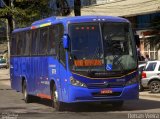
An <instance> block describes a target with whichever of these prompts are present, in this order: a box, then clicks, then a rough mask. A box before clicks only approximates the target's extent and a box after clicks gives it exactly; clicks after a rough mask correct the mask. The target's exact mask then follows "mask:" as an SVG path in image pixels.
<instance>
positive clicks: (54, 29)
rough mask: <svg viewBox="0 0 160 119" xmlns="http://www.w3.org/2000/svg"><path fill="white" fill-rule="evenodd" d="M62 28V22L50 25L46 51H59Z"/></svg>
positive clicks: (50, 52) (51, 52) (52, 52)
mask: <svg viewBox="0 0 160 119" xmlns="http://www.w3.org/2000/svg"><path fill="white" fill-rule="evenodd" d="M63 32H64V28H63V25H62V24H57V25H54V26H51V27H50V35H49V47H48V53H49V54H50V55H53V54H54V53H58V52H59V46H60V45H59V43H60V42H61V41H62V37H63Z"/></svg>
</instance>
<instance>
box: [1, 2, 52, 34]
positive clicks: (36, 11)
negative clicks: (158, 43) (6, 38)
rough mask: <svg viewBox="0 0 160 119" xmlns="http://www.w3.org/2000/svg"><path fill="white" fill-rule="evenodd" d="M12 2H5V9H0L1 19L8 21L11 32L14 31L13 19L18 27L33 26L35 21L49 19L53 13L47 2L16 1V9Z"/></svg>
mask: <svg viewBox="0 0 160 119" xmlns="http://www.w3.org/2000/svg"><path fill="white" fill-rule="evenodd" d="M10 1H11V0H5V7H4V8H2V9H0V18H6V19H8V23H9V26H10V28H11V31H12V30H13V22H12V20H13V19H14V20H15V22H16V26H17V27H25V26H28V25H31V23H32V22H33V21H35V20H38V19H42V18H45V17H48V16H49V15H50V13H51V12H52V11H51V8H49V7H48V4H49V3H48V1H46V0H14V2H13V4H14V7H13V6H12V5H11V3H10Z"/></svg>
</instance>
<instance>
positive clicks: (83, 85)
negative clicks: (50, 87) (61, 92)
mask: <svg viewBox="0 0 160 119" xmlns="http://www.w3.org/2000/svg"><path fill="white" fill-rule="evenodd" d="M70 81H71V84H72V85H74V86H80V87H87V86H86V84H84V83H82V82H80V81H78V80H76V79H74V78H73V77H70Z"/></svg>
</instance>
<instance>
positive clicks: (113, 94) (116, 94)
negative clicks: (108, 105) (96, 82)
mask: <svg viewBox="0 0 160 119" xmlns="http://www.w3.org/2000/svg"><path fill="white" fill-rule="evenodd" d="M121 93H122V92H113V93H111V94H101V93H92V95H93V96H94V97H108V96H120V95H121Z"/></svg>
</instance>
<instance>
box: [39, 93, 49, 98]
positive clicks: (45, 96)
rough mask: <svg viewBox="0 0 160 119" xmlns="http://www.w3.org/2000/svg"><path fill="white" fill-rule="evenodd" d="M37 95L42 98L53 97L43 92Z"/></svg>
mask: <svg viewBox="0 0 160 119" xmlns="http://www.w3.org/2000/svg"><path fill="white" fill-rule="evenodd" d="M37 96H38V97H40V98H45V99H51V96H49V95H46V94H42V93H39V94H37Z"/></svg>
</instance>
